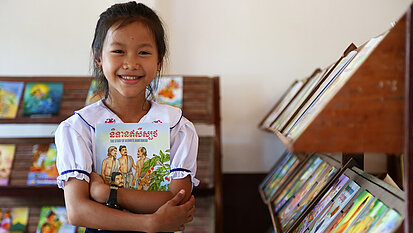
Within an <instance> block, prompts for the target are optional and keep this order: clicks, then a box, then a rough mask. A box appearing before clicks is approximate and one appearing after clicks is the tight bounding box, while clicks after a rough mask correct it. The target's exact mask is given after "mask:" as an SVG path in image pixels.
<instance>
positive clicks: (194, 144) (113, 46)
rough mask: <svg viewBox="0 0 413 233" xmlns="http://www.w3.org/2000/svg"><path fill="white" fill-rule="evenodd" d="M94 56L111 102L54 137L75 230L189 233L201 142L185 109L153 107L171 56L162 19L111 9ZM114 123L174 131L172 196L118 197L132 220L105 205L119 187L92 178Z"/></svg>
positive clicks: (78, 115) (126, 192)
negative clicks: (98, 128)
mask: <svg viewBox="0 0 413 233" xmlns="http://www.w3.org/2000/svg"><path fill="white" fill-rule="evenodd" d="M92 51H93V58H94V75H95V77H96V80H97V83H98V84H99V85H98V86H101V87H103V89H104V91H105V99H103V100H101V101H99V102H97V103H95V104H92V105H89V106H87V107H85V108H83V109H81V110H79V111H76V112H75V114H74V115H73V116H71V117H70V118H68V119H67V120H65V121H63V122H62V123H61V124H60V125H59V127H58V129H57V131H56V134H55V135H56V136H55V142H56V146H57V151H58V155H57V166H58V170H59V176H58V178H57V182H58V186H59V187H61V188H64V195H65V203H66V208H67V213H68V218H69V221H70V223H71V224H73V225H77V226H86V227H88V228H96V229H104V230H116V231H122V232H124V231H146V232H157V231H176V230H183V229H184V224H185V223H188V222H190V221H192V219H193V217H192V214H193V213H194V211H195V207H194V203H195V200H194V197H193V196H191V189H192V186H193V185H198V183H199V181H198V180H197V179H195V173H196V156H197V150H198V136H197V134H196V132H195V129H194V126H193V125H192V123H191V122H189V121H188V120H187V119H186V118H185V117H183V116H182V111H181V110H179V109H177V108H174V107H170V106H166V105H160V104H157V103H155V102H151V101H148V100H147V99H149V98H150V97H151V96H146V94H145V93H146V90H147V89H148V92H149V93H150V92H151V91H152V86H151V83H152V84H153V83H155V82H156V79H155V81H153V80H154V78H155V77H158V76H159V73H160V70H161V68H162V62H163V59H164V56H165V53H166V45H165V35H164V30H163V26H162V23H161V21H160V19H159V18H158V16H157V15H156V14H155V13H154V12H153V11H152V10H151V9H150V8H148V7H146V6H145V5H143V4H140V3H139V4H137V3H136V2H129V3H124V4H116V5H113V6H112V7H110V8H108V9H107V10H106V11H105V12H103V13H102V14H101V15H100V18H99V21H98V23H97V26H96V30H95V36H94V39H93V43H92ZM113 122H114V123H136V122H140V123H149V122H151V123H152V122H153V123H157V122H163V123H169V125H170V135H171V139H170V145H171V175H170V176H171V177H172V181H171V183H170V189H169V191H137V190H133V189H124V188H119V189H118V190H117V198H115V201H117V203H116V202H115V204H116V206H117V205H119V206H120V207H122V208H124V209H127V210H130V211H132V212H134V213H131V212H125V211H121V210H117V209H114V208H108V207H107V206H105V205H103V204H101V203H104V202H106V201H107V200H108V197H109V193H111V192H112V191H113V190H114V189H115V188H110V187H109V186H108V185H107V184H105V183H104V181H103V180H102V179H101V178H100V176H99V175H98V174H97V173H95V172H94V171H95V170H96V164H95V163H94V162H95V161H96V159H95V158H96V155H95V125H96V124H100V123H113ZM91 198H92V199H93V200H92V199H91ZM111 201H113V200H111ZM99 202H100V203H99ZM135 213H139V214H135ZM94 231H97V230H93V229H87V232H94Z"/></svg>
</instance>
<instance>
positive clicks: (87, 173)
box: [60, 170, 90, 177]
mask: <svg viewBox="0 0 413 233" xmlns="http://www.w3.org/2000/svg"><path fill="white" fill-rule="evenodd" d="M70 172H79V173H82V174H85V175H87V176H89V177H90V173H89V172H86V171H83V170H67V171H64V172H62V173H60V175H64V174H67V173H70Z"/></svg>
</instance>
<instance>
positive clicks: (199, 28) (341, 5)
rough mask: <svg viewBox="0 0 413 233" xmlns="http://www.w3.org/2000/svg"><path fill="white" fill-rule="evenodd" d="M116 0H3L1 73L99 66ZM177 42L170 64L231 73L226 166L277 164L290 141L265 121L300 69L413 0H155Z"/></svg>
mask: <svg viewBox="0 0 413 233" xmlns="http://www.w3.org/2000/svg"><path fill="white" fill-rule="evenodd" d="M114 2H116V1H109V0H104V1H102V0H89V1H82V0H71V1H55V0H38V1H30V0H19V1H15V0H1V1H0V28H1V29H2V31H1V36H0V48H1V52H0V75H2V76H6V75H7V76H33V75H53V76H59V75H63V76H76V75H89V74H90V73H89V64H90V44H91V42H92V38H93V31H94V27H95V24H96V21H97V19H98V16H99V14H100V13H101V12H102V11H103V10H105V9H106V8H107V7H109V6H110V5H111V4H113V3H114ZM143 2H144V3H146V4H147V5H148V6H150V7H153V8H154V9H155V10H156V11H157V12H158V13H159V14H160V15H161V17H162V18H163V20H164V22H165V25H166V28H167V32H168V36H169V44H170V54H169V59H168V65H167V67H166V73H169V74H185V75H211V76H212V75H219V76H220V77H221V98H222V99H221V106H222V130H223V131H222V134H223V135H222V136H223V169H224V172H226V173H254V172H267V171H268V170H269V169H270V168H271V166H272V165H273V163H274V162H275V161H276V159H277V158H278V156H279V155H280V154H281V153H282V151H283V150H284V147H283V146H282V144H281V143H280V142H279V141H278V139H277V138H276V137H275V135H272V134H269V133H266V132H262V131H260V130H259V129H258V128H257V125H258V123H259V122H260V121H261V120H262V118H263V117H264V116H265V115H266V113H267V112H268V111H269V110H270V109H271V107H272V105H273V104H275V103H276V101H277V100H278V99H279V97H280V96H281V95H282V94H283V92H284V91H285V90H286V89H287V87H288V86H289V85H290V84H291V83H292V81H293V80H295V79H302V78H305V77H306V76H308V75H310V74H311V73H312V72H313V71H314V70H315V69H316V68H317V67H325V66H327V65H329V64H331V63H333V62H334V61H335V60H336V59H338V58H339V57H340V55H341V54H342V52H343V51H344V50H345V48H346V47H347V46H348V45H349V44H350V43H355V44H356V45H361V44H362V43H364V42H366V41H367V40H368V39H370V38H371V37H374V36H377V35H378V34H381V33H382V32H384V31H386V30H388V29H389V28H390V27H391V23H392V22H394V21H397V20H398V19H399V18H400V17H401V16H402V15H403V14H404V12H405V10H406V9H407V7H408V6H409V5H410V4H411V2H412V1H411V0H395V1H388V0H364V1H357V0H348V1H338V0H312V1H305V0H297V1H274V0H256V1H250V0H225V1H219V0H209V1H201V0H168V1H166V0H148V1H143Z"/></svg>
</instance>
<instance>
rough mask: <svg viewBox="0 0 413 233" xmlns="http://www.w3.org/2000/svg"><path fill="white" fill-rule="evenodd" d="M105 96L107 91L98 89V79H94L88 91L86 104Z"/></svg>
mask: <svg viewBox="0 0 413 233" xmlns="http://www.w3.org/2000/svg"><path fill="white" fill-rule="evenodd" d="M104 97H105V93H103V92H99V91H98V90H97V86H96V80H94V79H93V80H92V81H91V82H90V87H89V90H88V92H87V97H86V102H85V105H89V104H93V103H96V102H98V101H99V100H101V99H103V98H104Z"/></svg>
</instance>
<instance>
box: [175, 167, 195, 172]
mask: <svg viewBox="0 0 413 233" xmlns="http://www.w3.org/2000/svg"><path fill="white" fill-rule="evenodd" d="M171 172H191V171H190V170H188V169H185V168H174V169H171Z"/></svg>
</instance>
